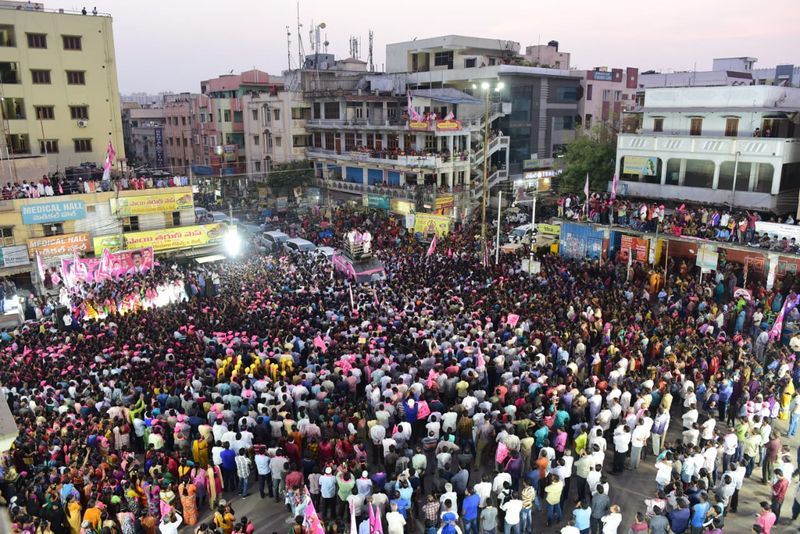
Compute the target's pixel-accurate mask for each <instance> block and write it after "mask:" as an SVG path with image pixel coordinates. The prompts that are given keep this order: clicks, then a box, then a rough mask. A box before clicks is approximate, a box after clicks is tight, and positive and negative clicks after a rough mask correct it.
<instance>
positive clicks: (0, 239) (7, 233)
mask: <svg viewBox="0 0 800 534" xmlns="http://www.w3.org/2000/svg"><path fill="white" fill-rule="evenodd" d="M0 243H2V244H3V246H4V247H10V246H12V245H14V227H13V226H0Z"/></svg>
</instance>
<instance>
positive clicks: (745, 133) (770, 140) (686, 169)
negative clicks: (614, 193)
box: [616, 85, 800, 213]
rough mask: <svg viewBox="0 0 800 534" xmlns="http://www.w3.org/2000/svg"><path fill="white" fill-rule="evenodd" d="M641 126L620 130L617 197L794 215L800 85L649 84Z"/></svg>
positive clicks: (799, 173) (799, 176)
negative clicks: (632, 130)
mask: <svg viewBox="0 0 800 534" xmlns="http://www.w3.org/2000/svg"><path fill="white" fill-rule="evenodd" d="M641 111H642V118H641V131H640V133H636V134H621V135H620V136H619V137H618V142H617V158H616V159H617V161H616V175H617V176H618V177H619V178H620V180H621V182H620V185H619V187H620V188H621V189H620V190H621V192H622V194H627V195H629V196H635V197H646V198H662V199H665V200H666V199H669V200H681V201H692V202H704V203H710V204H730V205H735V206H740V207H743V208H749V209H758V210H767V211H772V212H776V213H786V212H792V213H794V212H796V211H797V199H798V191H799V190H800V128H798V126H797V123H796V117H797V116H798V113H800V89H797V88H788V87H774V86H760V85H753V86H744V87H742V86H723V87H687V88H661V89H648V90H647V91H646V92H645V95H644V107H643V108H642V110H641Z"/></svg>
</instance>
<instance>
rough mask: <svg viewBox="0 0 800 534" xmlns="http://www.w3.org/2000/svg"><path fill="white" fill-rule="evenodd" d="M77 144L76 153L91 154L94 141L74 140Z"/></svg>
mask: <svg viewBox="0 0 800 534" xmlns="http://www.w3.org/2000/svg"><path fill="white" fill-rule="evenodd" d="M73 142H74V143H75V152H91V151H92V140H91V139H73Z"/></svg>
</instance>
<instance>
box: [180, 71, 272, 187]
mask: <svg viewBox="0 0 800 534" xmlns="http://www.w3.org/2000/svg"><path fill="white" fill-rule="evenodd" d="M282 85H283V80H282V79H281V78H280V77H277V76H273V75H270V74H267V73H266V72H263V71H260V70H256V69H253V70H249V71H245V72H242V73H241V74H225V75H222V76H219V77H217V78H212V79H210V80H205V81H203V82H201V84H200V93H201V96H200V98H198V100H197V102H198V104H197V106H196V108H195V110H194V112H195V114H196V115H197V117H198V119H199V120H198V122H199V131H198V132H197V135H199V137H200V138H199V141H200V143H199V144H200V152H199V153H198V154H197V156H198V161H197V163H199V164H202V165H205V166H209V167H211V169H213V172H214V174H240V173H244V172H245V169H246V166H247V165H246V164H247V157H246V156H245V134H244V122H245V121H244V107H243V105H242V98H243V97H244V96H245V95H247V94H251V93H256V94H257V93H259V92H262V91H267V92H270V91H275V92H277V90H278V88H279V87H281V86H282Z"/></svg>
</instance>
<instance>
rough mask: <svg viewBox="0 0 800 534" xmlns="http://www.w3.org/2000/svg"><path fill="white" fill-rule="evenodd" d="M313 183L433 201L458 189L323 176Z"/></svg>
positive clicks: (318, 185) (404, 198)
mask: <svg viewBox="0 0 800 534" xmlns="http://www.w3.org/2000/svg"><path fill="white" fill-rule="evenodd" d="M314 185H315V186H316V187H321V188H326V189H330V190H333V191H342V192H344V193H353V194H359V195H361V194H371V195H381V196H386V197H389V198H393V199H398V200H408V201H412V202H413V201H415V200H416V199H417V197H418V196H420V195H421V196H422V200H423V201H424V202H433V200H434V199H435V198H436V194H437V193H438V194H447V193H450V192H453V193H457V192H458V191H457V190H456V189H455V188H454V189H453V191H450V190H449V189H448V188H446V187H445V188H442V187H438V188H434V187H433V186H423V187H417V186H413V185H405V186H396V187H390V186H385V185H364V184H360V183H355V182H347V181H344V180H338V179H328V180H326V179H324V178H315V179H314Z"/></svg>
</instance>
